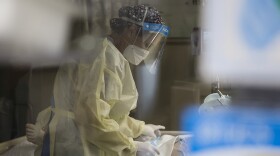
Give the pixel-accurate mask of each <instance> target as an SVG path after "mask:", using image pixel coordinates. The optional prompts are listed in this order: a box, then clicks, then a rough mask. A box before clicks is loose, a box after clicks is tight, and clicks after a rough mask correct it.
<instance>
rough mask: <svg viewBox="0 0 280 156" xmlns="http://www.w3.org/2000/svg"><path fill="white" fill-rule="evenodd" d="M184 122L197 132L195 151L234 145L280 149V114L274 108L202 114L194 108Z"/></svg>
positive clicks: (192, 144)
mask: <svg viewBox="0 0 280 156" xmlns="http://www.w3.org/2000/svg"><path fill="white" fill-rule="evenodd" d="M181 125H182V130H184V131H190V132H191V133H192V134H193V138H192V140H191V144H190V147H191V152H199V151H203V150H207V149H216V148H222V147H234V146H243V147H246V146H251V147H252V146H269V147H277V148H280V115H279V113H278V112H277V111H273V110H252V108H250V109H239V108H234V109H231V110H223V111H216V112H212V113H208V114H198V113H197V109H192V110H188V111H186V112H185V113H184V114H183V116H182V122H181Z"/></svg>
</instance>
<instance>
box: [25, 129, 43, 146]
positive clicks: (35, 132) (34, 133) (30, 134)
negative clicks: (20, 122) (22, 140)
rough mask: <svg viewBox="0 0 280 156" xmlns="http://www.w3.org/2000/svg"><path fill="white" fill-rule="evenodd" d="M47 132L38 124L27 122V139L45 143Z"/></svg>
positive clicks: (38, 143) (35, 142)
mask: <svg viewBox="0 0 280 156" xmlns="http://www.w3.org/2000/svg"><path fill="white" fill-rule="evenodd" d="M44 135H45V132H44V131H43V130H42V129H41V128H39V127H38V126H36V125H33V124H26V137H27V140H28V141H30V142H32V143H34V144H37V145H40V144H42V143H43V138H44Z"/></svg>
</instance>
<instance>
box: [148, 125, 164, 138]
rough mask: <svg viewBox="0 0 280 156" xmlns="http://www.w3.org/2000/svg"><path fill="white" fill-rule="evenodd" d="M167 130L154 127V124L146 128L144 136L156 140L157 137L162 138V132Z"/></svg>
mask: <svg viewBox="0 0 280 156" xmlns="http://www.w3.org/2000/svg"><path fill="white" fill-rule="evenodd" d="M161 129H165V127H164V126H161V125H153V124H147V125H145V126H144V129H143V132H142V134H143V135H146V136H150V137H152V138H156V137H157V136H160V135H161V134H160V130H161Z"/></svg>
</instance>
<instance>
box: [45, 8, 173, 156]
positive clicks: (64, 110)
mask: <svg viewBox="0 0 280 156" xmlns="http://www.w3.org/2000/svg"><path fill="white" fill-rule="evenodd" d="M110 25H111V28H112V34H111V35H110V36H109V37H108V38H107V39H105V40H102V41H100V43H99V44H97V47H96V49H99V50H98V54H96V55H95V56H94V59H93V57H92V58H91V57H87V59H81V60H79V61H77V60H75V61H72V62H68V63H67V64H65V65H64V66H61V67H60V69H59V71H58V73H57V76H56V79H55V85H54V104H53V106H52V118H51V120H50V122H49V124H48V130H47V132H46V134H45V136H44V144H43V151H42V155H51V156H53V155H55V156H68V155H69V156H70V155H71V156H74V155H75V156H82V155H87V156H94V155H98V156H99V155H100V156H102V155H106V156H126V155H129V156H133V155H136V154H139V153H144V154H152V155H156V154H159V151H158V149H157V148H156V147H154V146H153V145H151V144H150V143H147V142H140V141H135V140H134V139H135V138H137V137H139V136H140V135H145V136H150V137H152V138H154V137H156V135H155V132H156V131H158V130H159V129H164V127H163V126H160V125H151V124H145V123H144V122H143V121H139V120H136V119H134V118H132V117H130V116H129V113H130V111H131V110H133V109H135V108H136V103H137V99H138V92H137V89H136V86H135V82H134V80H133V77H132V73H131V70H130V66H129V62H130V63H131V64H134V65H138V64H140V63H141V62H142V61H144V62H145V64H146V66H147V67H148V69H149V70H150V71H151V72H152V71H154V70H155V69H156V65H157V63H158V61H159V58H160V56H161V55H162V52H163V46H164V44H165V41H166V37H167V35H168V31H169V28H168V27H167V26H165V25H164V23H163V20H162V18H161V16H160V14H159V12H158V11H157V10H156V9H155V8H153V7H150V6H146V5H138V6H127V7H123V8H121V9H120V10H119V18H114V19H111V21H110Z"/></svg>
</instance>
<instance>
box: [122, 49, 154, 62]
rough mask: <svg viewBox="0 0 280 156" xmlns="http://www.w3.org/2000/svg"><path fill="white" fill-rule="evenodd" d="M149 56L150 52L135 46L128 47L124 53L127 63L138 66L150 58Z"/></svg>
mask: <svg viewBox="0 0 280 156" xmlns="http://www.w3.org/2000/svg"><path fill="white" fill-rule="evenodd" d="M148 54H149V51H148V50H145V49H143V48H140V47H138V46H135V45H129V46H127V47H126V48H125V50H124V52H123V56H124V57H125V58H126V59H127V61H129V62H130V63H131V64H134V65H138V64H139V63H140V62H142V61H143V60H144V59H145V58H146V57H147V56H148Z"/></svg>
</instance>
